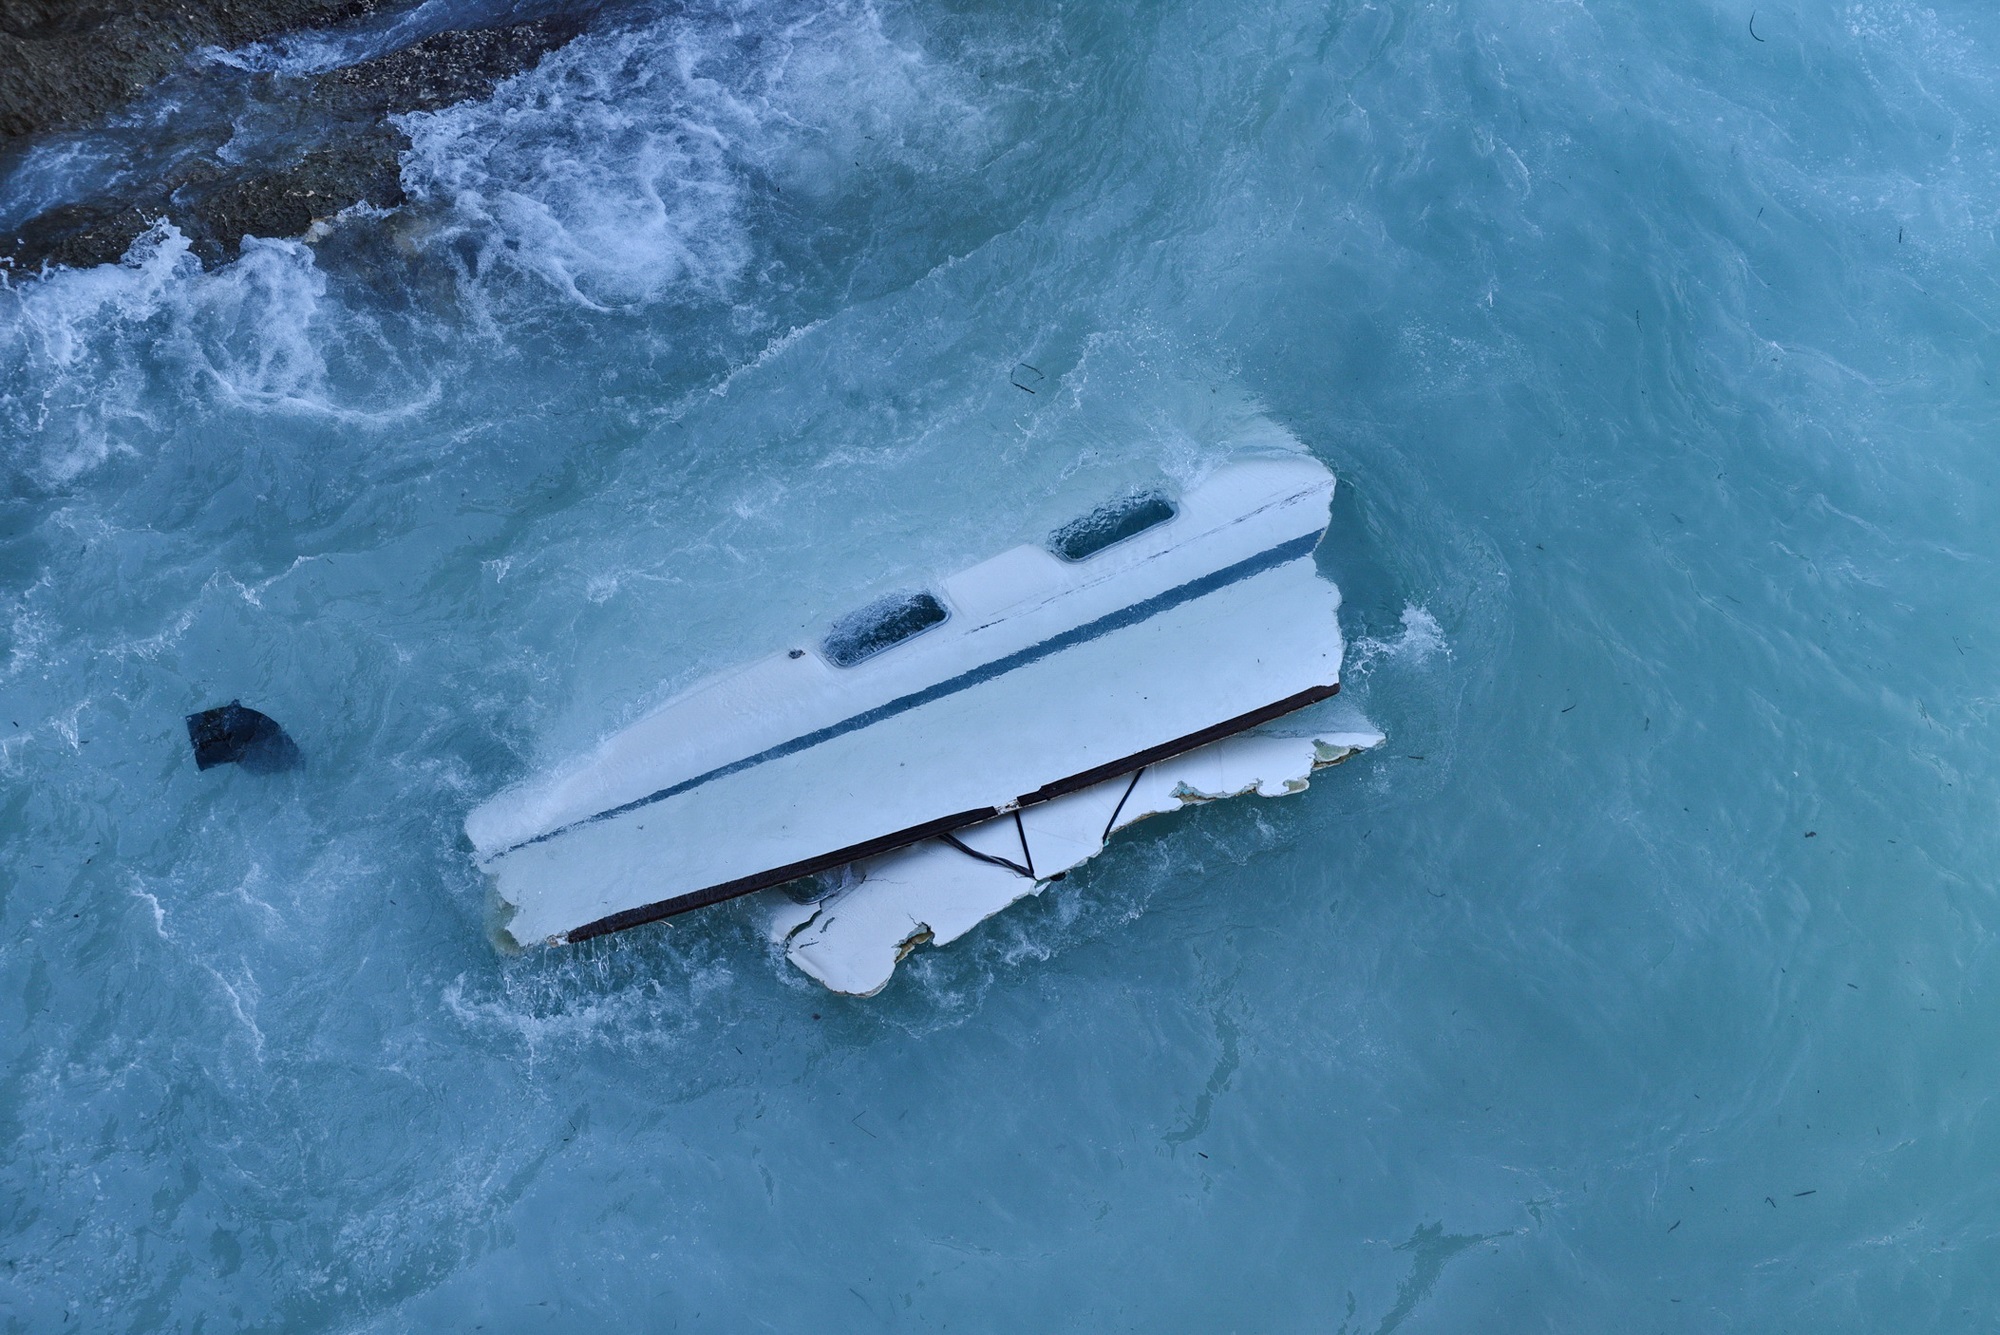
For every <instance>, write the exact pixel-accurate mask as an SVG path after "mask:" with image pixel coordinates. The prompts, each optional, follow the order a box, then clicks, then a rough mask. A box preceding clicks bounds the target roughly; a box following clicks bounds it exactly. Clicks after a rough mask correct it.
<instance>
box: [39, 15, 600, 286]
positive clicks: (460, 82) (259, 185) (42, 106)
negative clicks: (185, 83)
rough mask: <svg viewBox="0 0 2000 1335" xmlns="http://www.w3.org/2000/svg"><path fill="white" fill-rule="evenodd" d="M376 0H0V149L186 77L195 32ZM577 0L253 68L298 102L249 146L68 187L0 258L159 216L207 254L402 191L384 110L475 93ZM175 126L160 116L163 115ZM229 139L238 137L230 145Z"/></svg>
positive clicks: (55, 250)
mask: <svg viewBox="0 0 2000 1335" xmlns="http://www.w3.org/2000/svg"><path fill="white" fill-rule="evenodd" d="M379 8H381V6H380V3H379V0H270V2H269V3H264V4H258V5H251V4H231V3H222V4H210V5H205V6H201V7H199V8H196V7H189V6H183V5H177V4H171V3H162V2H161V0H136V2H135V0H114V3H113V4H111V5H108V6H104V7H101V8H94V9H86V8H82V7H78V6H73V5H65V4H63V3H61V0H0V161H6V160H8V159H10V158H14V157H16V156H17V155H18V153H19V152H20V151H21V150H23V149H25V148H26V147H27V146H28V145H29V144H31V143H32V142H34V138H35V137H36V136H39V135H44V134H46V133H48V132H52V131H55V132H60V131H65V130H75V129H77V128H78V127H87V126H93V125H97V124H101V123H103V122H104V121H106V120H107V119H110V118H114V117H115V116H116V115H117V114H118V113H119V112H120V111H121V110H122V109H124V108H126V107H127V106H129V105H130V104H131V103H132V102H133V101H134V100H135V99H138V98H141V97H143V96H144V95H145V94H146V93H147V92H148V91H149V90H151V89H152V88H154V87H155V86H156V85H157V84H158V83H159V82H160V81H161V80H162V79H166V78H170V77H193V78H195V79H197V80H199V79H200V78H201V77H202V72H200V71H194V72H192V74H190V70H189V64H188V57H189V55H190V53H192V52H194V51H196V50H198V49H199V48H201V47H203V46H227V45H242V44H245V43H248V42H253V41H258V40H263V39H266V38H269V37H272V36H276V35H279V34H281V33H286V32H294V31H299V30H306V31H312V30H317V29H321V28H324V27H326V26H328V25H331V24H336V23H339V22H343V21H350V20H353V19H355V18H358V17H363V16H366V15H368V14H370V13H371V12H374V11H376V10H378V9H379ZM589 12H590V11H588V10H585V11H581V12H578V11H571V12H566V13H564V14H561V15H558V16H553V17H541V18H534V19H527V20H522V21H517V22H511V23H503V24H500V25H498V26H491V27H468V28H459V29H453V30H448V31H444V32H439V33H435V34H433V35H430V36H428V37H425V38H423V39H422V40H419V41H415V42H412V43H410V44H409V45H406V46H403V47H401V48H400V49H396V50H393V51H389V52H387V53H385V54H381V55H377V56H375V57H373V58H370V59H366V60H361V61H358V62H356V63H354V64H351V65H345V66H342V67H340V68H337V69H333V70H328V71H325V72H322V73H316V74H307V75H283V74H273V73H259V74H248V75H246V74H245V73H244V72H242V71H239V70H234V69H219V70H217V71H216V72H215V74H214V77H215V78H218V79H220V78H225V77H226V78H233V79H236V80H239V81H241V80H244V79H248V80H249V82H250V84H251V87H250V88H249V90H248V93H249V96H250V98H251V100H252V103H253V104H261V105H266V106H290V107H294V108H306V109H308V113H307V114H296V113H295V114H292V115H290V116H289V117H283V118H279V119H281V120H282V121H283V123H282V124H281V125H280V126H279V127H278V128H277V129H276V130H274V131H271V132H269V133H268V134H267V135H266V136H265V137H264V140H263V142H261V143H259V145H258V151H257V152H256V153H255V155H254V157H253V158H252V159H251V160H247V161H246V160H242V157H243V155H242V154H241V153H240V152H235V151H232V152H231V153H229V154H227V155H225V154H223V153H222V152H220V151H219V150H221V149H222V148H223V146H224V143H225V142H228V137H227V136H225V137H222V138H220V139H218V141H217V142H214V143H204V144H202V145H200V146H199V147H198V148H197V149H196V151H192V152H185V153H180V154H177V155H170V156H169V158H168V160H167V162H166V164H165V165H163V166H162V168H161V169H160V170H159V171H157V172H153V173H134V174H131V175H132V177H133V178H134V179H123V178H121V179H120V180H119V182H118V183H117V184H116V185H115V186H113V187H111V188H108V189H104V190H100V191H98V192H95V193H92V194H89V195H86V196H85V197H82V198H76V199H71V200H66V201H64V202H62V203H60V204H56V205H54V206H52V207H48V208H45V209H43V210H41V211H39V212H37V213H36V214H35V215H34V216H32V217H29V218H27V219H25V220H23V221H21V222H19V223H18V224H16V225H15V226H14V227H12V228H11V229H10V230H8V231H6V232H0V269H7V270H11V271H13V272H16V273H21V272H28V273H33V272H37V271H40V270H42V269H44V268H45V267H50V266H59V267H71V268H82V267H87V266H91V265H97V264H107V263H113V262H116V261H117V260H118V259H119V258H120V257H122V256H123V255H124V253H125V251H126V249H127V248H128V247H129V246H130V245H131V244H132V242H133V241H134V240H135V239H136V238H137V237H138V236H139V235H140V234H141V233H143V232H144V231H145V230H146V229H147V228H149V227H150V226H152V225H153V224H154V223H155V222H156V221H159V220H161V219H165V220H167V221H170V222H172V223H173V224H174V225H175V226H176V227H178V228H179V229H180V230H181V231H182V232H183V233H185V234H186V235H187V236H188V238H189V240H190V242H191V243H192V249H193V251H194V253H195V255H196V256H197V257H199V258H200V259H201V261H202V262H203V263H204V264H208V265H213V264H217V263H222V262H226V261H228V260H230V259H233V258H234V257H235V255H236V253H237V250H238V247H239V246H240V244H241V240H242V238H243V237H245V236H246V235H247V236H267V237H297V236H302V235H305V234H306V233H307V232H308V231H309V230H310V229H311V227H312V225H313V224H314V222H315V221H318V220H321V219H325V218H328V217H331V216H332V215H334V214H336V213H338V212H340V211H341V210H342V209H344V208H347V207H349V206H351V205H354V204H357V203H364V202H365V203H368V204H372V205H375V206H377V207H380V208H393V207H395V206H397V205H399V204H401V203H402V202H403V192H402V186H401V182H400V177H399V170H398V163H397V158H398V155H399V154H400V153H401V152H402V151H403V150H404V149H405V148H407V147H408V146H409V141H408V139H407V137H406V136H405V135H404V134H403V132H402V131H401V130H399V129H398V128H396V126H395V125H393V124H392V123H391V121H390V117H392V116H394V115H396V114H398V113H402V112H410V111H428V110H435V109H437V108H440V107H445V106H449V105H451V104H453V103H455V102H460V101H464V100H466V99H468V98H477V97H483V96H485V95H487V94H488V93H490V92H491V91H492V89H493V87H494V85H496V84H497V83H499V82H500V81H501V80H502V79H504V78H507V77H508V76H509V75H512V74H515V73H518V72H519V71H521V70H524V69H527V68H529V67H531V66H533V65H534V64H535V63H536V62H537V61H539V60H540V59H541V58H542V56H544V55H545V54H547V53H548V52H550V51H553V50H555V49H556V48H557V47H560V46H562V45H563V44H565V43H566V42H568V41H569V40H570V39H571V38H573V37H575V36H576V35H577V34H578V33H579V32H581V31H582V29H583V26H584V24H585V22H586V20H587V18H588V16H589ZM170 128H171V127H170ZM232 147H233V146H232Z"/></svg>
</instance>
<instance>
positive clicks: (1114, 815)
mask: <svg viewBox="0 0 2000 1335" xmlns="http://www.w3.org/2000/svg"><path fill="white" fill-rule="evenodd" d="M1145 772H1146V767H1145V766H1144V765H1141V766H1139V768H1137V769H1135V770H1133V771H1132V782H1130V783H1128V784H1126V785H1125V796H1124V797H1121V798H1119V799H1118V805H1117V806H1115V807H1113V808H1111V819H1110V820H1108V821H1106V822H1104V833H1103V834H1101V835H1099V836H1098V838H1097V842H1098V843H1100V844H1101V843H1104V842H1105V841H1106V840H1108V839H1110V838H1111V827H1112V826H1114V825H1116V824H1117V823H1118V813H1119V812H1121V811H1123V810H1125V800H1126V798H1129V797H1131V796H1132V790H1133V789H1134V788H1137V787H1138V786H1139V776H1140V775H1141V774H1144V773H1145Z"/></svg>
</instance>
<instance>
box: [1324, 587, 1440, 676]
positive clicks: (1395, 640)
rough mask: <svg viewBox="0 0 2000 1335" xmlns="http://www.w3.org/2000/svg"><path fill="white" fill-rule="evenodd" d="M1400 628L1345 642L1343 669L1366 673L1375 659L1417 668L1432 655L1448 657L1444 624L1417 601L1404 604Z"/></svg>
mask: <svg viewBox="0 0 2000 1335" xmlns="http://www.w3.org/2000/svg"><path fill="white" fill-rule="evenodd" d="M1402 622H1403V629H1402V630H1401V631H1400V632H1398V633H1397V634H1395V635H1392V636H1390V637H1388V638H1387V639H1380V638H1377V637H1374V636H1369V635H1364V636H1362V637H1360V638H1359V639H1356V640H1354V641H1352V642H1351V643H1350V644H1349V645H1348V655H1347V665H1346V671H1347V672H1348V674H1350V675H1354V676H1362V675H1366V673H1367V672H1368V670H1369V668H1371V667H1372V666H1374V664H1375V663H1377V662H1392V663H1402V664H1407V665H1408V666H1411V667H1418V666H1421V665H1422V664H1424V663H1426V662H1429V661H1430V660H1431V659H1432V658H1435V657H1437V656H1438V655H1439V654H1443V655H1444V656H1445V657H1447V658H1449V657H1450V656H1451V646H1450V644H1449V643H1447V642H1446V640H1445V636H1444V627H1442V626H1440V625H1439V624H1438V620H1437V618H1436V617H1434V616H1432V615H1431V614H1430V612H1429V611H1428V610H1427V609H1426V608H1423V607H1421V606H1419V605H1418V604H1416V603H1407V604H1405V605H1404V607H1403V616H1402Z"/></svg>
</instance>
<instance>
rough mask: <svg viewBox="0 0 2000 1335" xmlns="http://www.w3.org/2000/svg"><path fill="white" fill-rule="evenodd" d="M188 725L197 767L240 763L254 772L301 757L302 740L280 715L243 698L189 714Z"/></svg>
mask: <svg viewBox="0 0 2000 1335" xmlns="http://www.w3.org/2000/svg"><path fill="white" fill-rule="evenodd" d="M187 727H188V741H189V743H190V744H192V745H193V747H194V764H195V768H196V769H214V768H215V767H216V766H217V765H232V764H236V765H241V766H243V768H244V769H247V770H249V771H250V772H251V773H253V774H271V773H275V772H277V771H279V770H287V769H291V768H292V767H293V766H294V765H297V764H298V763H299V761H300V759H301V757H300V755H299V748H298V744H297V743H296V742H294V741H293V740H292V739H291V738H290V737H288V736H286V735H285V730H284V729H283V728H281V727H279V726H278V721H277V720H276V719H274V718H272V717H271V716H270V715H268V714H260V713H258V712H257V711H256V710H254V709H248V708H245V707H244V705H243V702H242V701H240V700H231V701H230V702H229V703H228V704H226V705H223V706H221V707H220V708H216V709H204V710H202V711H201V712H200V713H199V714H189V715H188V716H187Z"/></svg>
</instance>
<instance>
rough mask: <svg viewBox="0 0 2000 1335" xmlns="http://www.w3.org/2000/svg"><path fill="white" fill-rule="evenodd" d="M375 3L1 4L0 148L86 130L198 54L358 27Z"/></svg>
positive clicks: (165, 0) (168, 0) (85, 0)
mask: <svg viewBox="0 0 2000 1335" xmlns="http://www.w3.org/2000/svg"><path fill="white" fill-rule="evenodd" d="M380 6H381V0H201V3H199V4H189V3H187V0H95V2H94V3H93V2H92V0H0V141H4V140H6V139H9V138H13V137H17V136H20V135H26V134H34V133H37V132H39V131H42V130H51V129H61V128H63V127H65V126H73V125H84V124H89V123H91V122H93V121H96V120H99V119H101V118H102V117H103V116H105V115H106V114H108V113H109V112H111V111H114V110H116V109H117V108H118V107H121V106H123V105H124V104H125V103H127V102H129V101H131V100H132V98H133V97H135V96H137V95H138V94H139V93H141V92H143V91H145V90H146V89H147V88H149V87H151V86H152V85H153V84H155V83H157V82H158V81H159V80H160V79H161V78H163V77H164V76H165V75H167V74H168V73H170V72H171V71H172V70H174V69H175V68H176V67H177V66H178V65H180V63H181V62H182V61H184V60H186V59H187V56H188V53H189V52H191V51H193V50H195V49H196V48H197V47H201V46H224V47H228V46H241V45H243V44H244V43H246V42H254V41H257V40H259V39H261V38H265V37H271V36H275V35H276V34H278V33H281V32H289V31H292V30H295V29H299V28H320V27H325V26H327V25H329V24H334V23H340V22H343V21H345V20H347V19H352V18H358V17H360V16H362V15H364V14H367V13H369V12H370V11H371V10H374V9H377V8H379V7H380Z"/></svg>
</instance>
